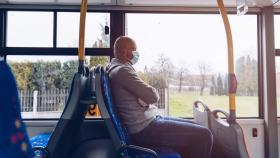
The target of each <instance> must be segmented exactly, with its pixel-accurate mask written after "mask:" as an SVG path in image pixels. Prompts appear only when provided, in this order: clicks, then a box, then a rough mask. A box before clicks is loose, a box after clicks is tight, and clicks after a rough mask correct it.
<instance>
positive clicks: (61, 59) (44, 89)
mask: <svg viewBox="0 0 280 158" xmlns="http://www.w3.org/2000/svg"><path fill="white" fill-rule="evenodd" d="M7 60H8V63H9V65H10V66H11V69H12V71H13V73H14V75H15V78H16V81H17V86H18V90H19V97H20V105H21V112H22V116H23V118H59V117H60V115H61V113H62V111H63V109H64V107H65V103H66V101H67V97H68V95H69V92H70V86H71V81H72V79H73V76H74V74H75V73H76V72H77V70H78V62H77V61H78V60H77V57H74V56H73V57H70V56H8V57H7ZM108 62H109V57H107V56H92V57H87V58H86V62H85V63H86V64H87V65H89V67H93V66H96V65H98V64H102V65H107V64H108Z"/></svg>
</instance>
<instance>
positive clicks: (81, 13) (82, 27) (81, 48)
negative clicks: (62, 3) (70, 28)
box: [79, 0, 87, 72]
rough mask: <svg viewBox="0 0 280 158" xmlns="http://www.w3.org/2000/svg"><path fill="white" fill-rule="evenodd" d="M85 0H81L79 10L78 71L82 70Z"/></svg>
mask: <svg viewBox="0 0 280 158" xmlns="http://www.w3.org/2000/svg"><path fill="white" fill-rule="evenodd" d="M86 12H87V0H82V4H81V11H80V32H79V72H80V71H82V70H83V67H84V60H85V25H86Z"/></svg>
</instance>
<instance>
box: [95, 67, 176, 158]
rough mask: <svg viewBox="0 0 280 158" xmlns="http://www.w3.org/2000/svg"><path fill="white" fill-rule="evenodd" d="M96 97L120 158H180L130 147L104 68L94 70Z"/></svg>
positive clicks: (169, 151)
mask: <svg viewBox="0 0 280 158" xmlns="http://www.w3.org/2000/svg"><path fill="white" fill-rule="evenodd" d="M95 87H96V97H97V103H98V105H99V109H100V112H101V116H102V118H103V119H104V121H105V124H106V126H107V128H108V131H109V133H110V136H111V139H112V140H113V143H114V145H115V147H116V150H117V151H118V153H119V155H120V157H123V158H124V157H125V158H128V157H129V158H180V157H181V156H180V155H179V154H178V153H176V152H175V151H172V150H163V149H155V150H152V149H148V148H143V147H140V146H136V145H132V144H130V142H129V137H128V133H127V131H126V129H125V128H124V127H123V126H122V124H121V122H120V118H119V116H118V114H117V111H116V109H115V106H114V104H113V100H112V95H111V90H110V82H109V77H108V74H107V73H106V72H105V70H104V68H103V67H101V66H97V67H96V69H95Z"/></svg>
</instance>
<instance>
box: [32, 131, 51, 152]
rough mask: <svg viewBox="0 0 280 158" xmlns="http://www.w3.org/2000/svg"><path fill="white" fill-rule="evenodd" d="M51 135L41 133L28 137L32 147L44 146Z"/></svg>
mask: <svg viewBox="0 0 280 158" xmlns="http://www.w3.org/2000/svg"><path fill="white" fill-rule="evenodd" d="M50 137H51V134H50V133H43V134H39V135H36V136H34V137H32V138H31V139H30V142H31V146H32V147H42V148H46V147H47V145H48V142H49V139H50Z"/></svg>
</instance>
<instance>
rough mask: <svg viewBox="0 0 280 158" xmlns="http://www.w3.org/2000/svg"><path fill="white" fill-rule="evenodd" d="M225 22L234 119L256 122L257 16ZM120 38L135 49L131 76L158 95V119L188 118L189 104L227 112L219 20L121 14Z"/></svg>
mask: <svg viewBox="0 0 280 158" xmlns="http://www.w3.org/2000/svg"><path fill="white" fill-rule="evenodd" d="M229 18H230V22H231V25H232V31H233V40H234V49H235V69H236V76H237V80H238V90H237V97H236V98H237V108H236V109H237V116H238V117H258V113H259V112H258V110H259V109H258V70H257V63H258V59H257V54H258V51H257V49H258V47H257V16H256V15H244V16H238V17H237V16H236V15H231V16H230V17H229ZM143 24H145V25H143ZM126 34H127V35H128V36H130V37H132V38H133V39H135V40H136V42H137V44H138V46H137V47H138V51H139V52H140V60H139V62H138V63H137V64H136V65H135V67H136V70H137V71H138V72H139V75H140V76H141V77H142V79H143V80H145V81H146V82H148V83H149V84H151V85H152V86H154V87H156V88H157V89H158V90H159V92H160V95H161V100H160V102H159V105H158V107H159V108H160V109H161V112H162V114H164V115H170V116H175V117H192V116H193V115H192V105H193V102H194V101H195V100H202V101H203V102H205V103H207V104H208V105H209V106H210V108H211V109H223V110H225V111H228V109H229V108H228V96H227V89H228V81H227V72H228V70H227V65H228V64H227V61H228V59H227V44H226V37H225V32H224V27H223V22H222V19H221V17H220V16H219V15H213V14H212V15H211V14H146V13H142V14H141V13H127V14H126Z"/></svg>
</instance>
